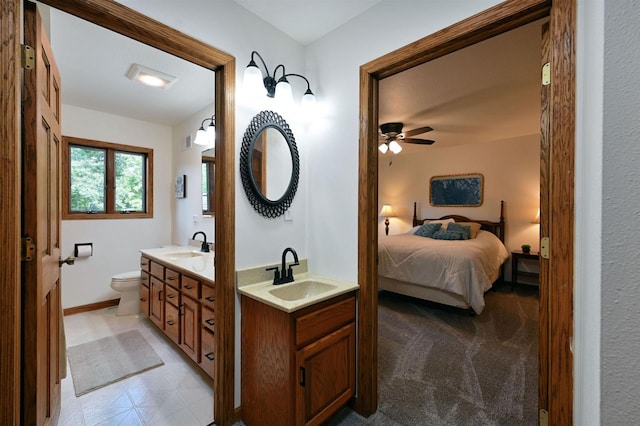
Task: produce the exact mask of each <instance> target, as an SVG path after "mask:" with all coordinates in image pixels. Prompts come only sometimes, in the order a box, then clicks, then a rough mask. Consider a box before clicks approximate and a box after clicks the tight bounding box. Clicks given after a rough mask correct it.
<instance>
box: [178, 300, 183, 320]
mask: <svg viewBox="0 0 640 426" xmlns="http://www.w3.org/2000/svg"><path fill="white" fill-rule="evenodd" d="M183 315H184V303H183V304H182V305H180V306H179V307H178V316H179V317H181V316H183Z"/></svg>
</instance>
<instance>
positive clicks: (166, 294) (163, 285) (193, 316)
mask: <svg viewBox="0 0 640 426" xmlns="http://www.w3.org/2000/svg"><path fill="white" fill-rule="evenodd" d="M140 267H141V270H142V276H143V277H144V276H145V274H146V275H147V276H148V283H149V284H148V287H146V288H147V289H145V286H144V279H143V285H142V286H141V288H140V300H141V302H140V303H141V306H142V304H143V301H142V299H147V300H148V308H147V310H146V311H145V309H141V310H142V312H143V313H145V314H146V315H147V316H148V317H149V319H151V321H153V323H154V324H155V325H156V326H158V328H159V329H161V330H162V331H164V333H165V334H166V335H167V336H168V337H169V338H170V339H171V340H172V341H173V342H174V343H175V344H176V345H178V346H179V347H180V348H181V349H182V351H183V352H184V353H185V354H187V355H188V356H189V357H190V358H191V359H192V360H193V361H195V362H196V363H197V364H198V365H199V366H200V367H201V368H202V369H203V370H204V371H205V372H206V373H207V374H208V375H209V376H210V377H212V378H213V376H214V371H215V362H214V360H215V343H214V342H215V334H214V333H213V323H212V324H211V326H210V329H209V330H208V331H207V334H204V331H203V328H204V325H203V324H205V323H204V322H203V318H202V316H203V314H202V313H203V310H205V309H206V311H207V312H208V314H207V318H206V319H210V318H211V314H210V313H211V312H214V309H215V285H214V283H213V282H209V281H204V280H201V279H200V278H198V277H197V276H195V275H194V276H192V275H190V274H187V273H184V272H181V271H179V270H176V269H173V268H172V267H171V265H168V264H167V265H165V264H163V263H161V262H159V261H157V260H151V259H149V258H146V257H145V256H142V258H141V260H140ZM147 271H148V272H147Z"/></svg>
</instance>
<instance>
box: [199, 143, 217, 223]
mask: <svg viewBox="0 0 640 426" xmlns="http://www.w3.org/2000/svg"><path fill="white" fill-rule="evenodd" d="M202 164H204V165H206V167H207V174H208V178H209V179H208V184H209V185H208V188H207V200H208V201H209V209H208V210H206V209H204V208H203V209H202V214H203V215H212V216H215V214H216V184H215V179H216V173H215V172H216V158H215V157H209V156H205V155H203V156H202ZM200 192H202V190H201V191H200ZM203 207H204V206H203Z"/></svg>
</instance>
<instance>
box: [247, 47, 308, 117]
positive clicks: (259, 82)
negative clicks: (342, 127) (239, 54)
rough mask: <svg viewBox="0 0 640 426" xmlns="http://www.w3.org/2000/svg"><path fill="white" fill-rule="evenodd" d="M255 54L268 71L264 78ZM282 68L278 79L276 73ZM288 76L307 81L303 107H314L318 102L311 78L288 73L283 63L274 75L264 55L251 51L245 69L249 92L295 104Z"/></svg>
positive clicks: (306, 109)
mask: <svg viewBox="0 0 640 426" xmlns="http://www.w3.org/2000/svg"><path fill="white" fill-rule="evenodd" d="M254 56H258V58H260V62H262V65H263V67H264V70H265V72H266V73H267V76H266V77H264V78H263V76H262V71H260V68H259V67H258V64H256V62H255V60H254ZM280 68H282V71H281V72H282V76H281V77H280V78H279V79H278V80H277V81H276V74H277V72H278V69H280ZM287 77H299V78H301V79H303V80H304V81H305V82H306V83H307V90H306V91H305V92H304V95H303V96H302V101H301V107H302V109H303V110H305V111H308V110H310V109H312V108H313V107H314V105H315V103H316V97H315V96H314V94H313V92H312V91H311V85H310V84H309V80H307V78H306V77H305V76H303V75H300V74H293V73H287V72H286V70H285V68H284V65H282V64H279V65H278V66H276V67H275V68H274V70H273V75H271V74H269V68H268V67H267V64H266V63H265V62H264V59H262V56H260V54H259V53H258V52H256V51H255V50H254V51H253V52H251V61H250V62H249V65H247V68H246V69H245V70H244V87H245V90H246V91H247V93H250V94H252V95H262V96H264V95H267V96H268V97H270V98H275V100H276V102H277V103H278V104H280V105H285V106H288V105H292V104H293V94H292V91H291V84H289V80H287Z"/></svg>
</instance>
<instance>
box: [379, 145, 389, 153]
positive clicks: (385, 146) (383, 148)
mask: <svg viewBox="0 0 640 426" xmlns="http://www.w3.org/2000/svg"><path fill="white" fill-rule="evenodd" d="M378 149H379V150H380V152H381V153H383V154H386V153H387V151H388V150H389V147H388V146H387V144H386V143H381V144H380V146H379V147H378Z"/></svg>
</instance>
